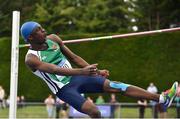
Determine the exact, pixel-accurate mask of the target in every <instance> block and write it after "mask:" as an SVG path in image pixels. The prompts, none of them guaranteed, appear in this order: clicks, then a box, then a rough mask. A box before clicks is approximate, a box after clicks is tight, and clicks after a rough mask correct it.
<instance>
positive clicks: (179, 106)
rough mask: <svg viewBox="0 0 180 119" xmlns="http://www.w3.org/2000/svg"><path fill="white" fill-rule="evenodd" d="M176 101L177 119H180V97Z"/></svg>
mask: <svg viewBox="0 0 180 119" xmlns="http://www.w3.org/2000/svg"><path fill="white" fill-rule="evenodd" d="M175 101H176V110H177V118H180V97H176V98H175Z"/></svg>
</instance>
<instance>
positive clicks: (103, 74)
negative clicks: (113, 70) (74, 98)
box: [98, 69, 109, 78]
mask: <svg viewBox="0 0 180 119" xmlns="http://www.w3.org/2000/svg"><path fill="white" fill-rule="evenodd" d="M98 74H99V75H101V76H103V77H105V78H107V77H108V76H109V71H108V70H106V69H104V70H98Z"/></svg>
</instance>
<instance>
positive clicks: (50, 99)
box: [44, 95, 55, 119]
mask: <svg viewBox="0 0 180 119" xmlns="http://www.w3.org/2000/svg"><path fill="white" fill-rule="evenodd" d="M44 103H45V104H46V110H47V112H48V118H49V119H51V118H53V112H54V104H55V100H54V99H53V97H52V95H49V96H48V98H46V99H45V101H44Z"/></svg>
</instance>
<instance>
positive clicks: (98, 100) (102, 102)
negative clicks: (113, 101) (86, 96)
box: [96, 95, 105, 105]
mask: <svg viewBox="0 0 180 119" xmlns="http://www.w3.org/2000/svg"><path fill="white" fill-rule="evenodd" d="M104 103H105V101H104V99H103V96H102V95H99V96H98V98H97V99H96V104H97V105H100V104H104Z"/></svg>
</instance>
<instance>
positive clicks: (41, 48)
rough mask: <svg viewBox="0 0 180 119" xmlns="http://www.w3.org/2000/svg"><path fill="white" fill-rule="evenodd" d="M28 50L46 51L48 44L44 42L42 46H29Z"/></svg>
mask: <svg viewBox="0 0 180 119" xmlns="http://www.w3.org/2000/svg"><path fill="white" fill-rule="evenodd" d="M30 49H32V50H36V51H39V50H46V49H48V44H47V43H46V42H44V43H42V44H31V45H30Z"/></svg>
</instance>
